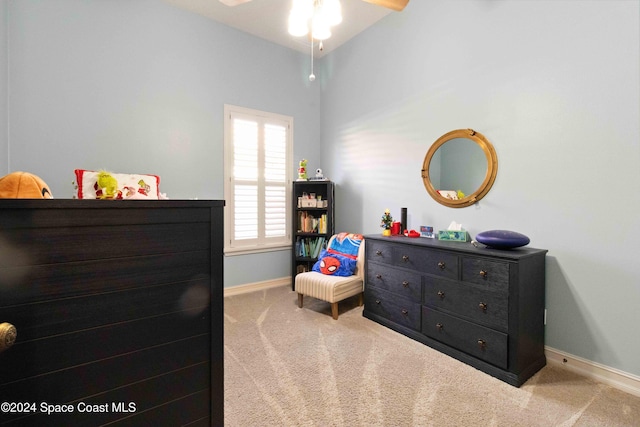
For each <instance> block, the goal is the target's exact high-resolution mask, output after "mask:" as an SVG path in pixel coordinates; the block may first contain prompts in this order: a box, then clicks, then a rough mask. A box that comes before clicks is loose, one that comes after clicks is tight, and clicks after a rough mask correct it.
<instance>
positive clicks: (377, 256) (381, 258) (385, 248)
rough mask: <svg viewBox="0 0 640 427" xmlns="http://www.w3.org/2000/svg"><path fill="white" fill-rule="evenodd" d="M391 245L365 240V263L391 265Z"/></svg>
mask: <svg viewBox="0 0 640 427" xmlns="http://www.w3.org/2000/svg"><path fill="white" fill-rule="evenodd" d="M391 248H392V245H391V244H389V243H386V242H378V241H376V240H367V244H366V245H365V248H364V250H365V254H366V258H367V261H372V262H380V263H385V264H391V253H392V249H391Z"/></svg>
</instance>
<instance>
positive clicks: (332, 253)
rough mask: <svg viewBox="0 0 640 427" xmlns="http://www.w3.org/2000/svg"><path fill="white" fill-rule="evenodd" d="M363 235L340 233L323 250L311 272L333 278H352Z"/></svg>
mask: <svg viewBox="0 0 640 427" xmlns="http://www.w3.org/2000/svg"><path fill="white" fill-rule="evenodd" d="M362 239H364V237H363V236H362V235H361V234H353V233H340V234H337V235H336V237H335V238H334V239H333V240H332V241H331V243H330V244H329V247H328V248H327V249H323V250H322V252H320V255H319V256H318V261H317V262H316V263H315V264H314V265H313V268H312V269H311V271H316V272H318V273H322V274H329V275H333V276H351V275H353V272H354V271H355V270H356V265H357V263H358V251H359V250H360V243H362Z"/></svg>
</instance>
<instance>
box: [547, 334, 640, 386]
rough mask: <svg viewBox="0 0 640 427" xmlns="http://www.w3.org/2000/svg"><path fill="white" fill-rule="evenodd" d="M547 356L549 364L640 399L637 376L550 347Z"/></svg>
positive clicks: (639, 381) (639, 380) (639, 379)
mask: <svg viewBox="0 0 640 427" xmlns="http://www.w3.org/2000/svg"><path fill="white" fill-rule="evenodd" d="M545 356H547V362H549V364H553V365H557V366H562V367H563V368H565V369H567V370H569V371H572V372H575V373H577V374H580V375H583V376H585V377H587V378H591V379H592V380H594V381H598V382H600V383H603V384H606V385H609V386H611V387H613V388H617V389H618V390H621V391H624V392H626V393H629V394H633V395H634V396H638V397H640V377H638V376H636V375H633V374H630V373H628V372H624V371H621V370H619V369H615V368H611V367H609V366H605V365H601V364H600V363H596V362H592V361H590V360H586V359H583V358H581V357H578V356H574V355H572V354H569V353H564V352H562V351H560V350H556V349H555V348H551V347H548V346H545Z"/></svg>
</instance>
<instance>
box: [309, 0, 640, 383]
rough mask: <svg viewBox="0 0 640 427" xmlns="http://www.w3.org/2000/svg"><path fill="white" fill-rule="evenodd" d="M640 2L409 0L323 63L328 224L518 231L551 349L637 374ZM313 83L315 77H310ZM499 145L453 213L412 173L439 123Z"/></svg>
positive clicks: (441, 129)
mask: <svg viewBox="0 0 640 427" xmlns="http://www.w3.org/2000/svg"><path fill="white" fill-rule="evenodd" d="M639 9H640V3H639V2H637V1H606V2H603V1H580V2H576V1H573V0H566V1H562V0H558V1H553V2H540V1H537V0H533V1H517V2H514V1H480V0H468V1H462V0H460V1H453V2H451V1H449V2H443V1H412V2H410V3H409V5H408V6H407V8H406V9H405V11H404V12H402V13H400V14H392V15H390V16H388V17H387V18H385V19H383V20H382V21H380V22H379V23H378V24H376V25H375V26H374V27H373V28H371V29H369V30H368V31H367V32H366V33H364V34H361V35H360V36H359V37H357V38H356V39H354V40H353V41H352V42H351V43H349V44H347V45H345V46H343V47H341V48H340V49H338V50H337V51H335V52H333V53H331V54H330V55H328V56H327V57H326V58H324V60H323V63H322V66H323V68H324V70H323V72H322V73H320V72H318V73H316V74H318V75H319V77H318V80H319V81H321V84H322V87H323V92H322V132H323V137H322V142H323V151H322V153H323V159H322V161H323V163H324V165H325V169H326V172H327V174H328V176H331V177H332V178H333V179H334V180H335V181H337V188H338V190H337V203H338V204H337V215H336V218H337V221H336V223H337V227H338V229H347V230H353V231H359V232H364V233H379V232H380V228H379V221H380V215H381V214H382V212H383V211H384V209H385V208H390V209H391V212H392V214H394V216H399V215H400V208H401V207H407V208H408V213H409V215H408V216H409V226H410V227H411V228H418V227H419V226H420V225H433V226H435V227H436V229H438V228H446V227H447V226H448V224H449V223H450V222H451V221H452V220H455V221H457V222H459V223H462V224H463V225H464V226H465V227H466V228H467V229H468V230H470V232H471V233H472V234H475V233H477V232H480V231H483V230H490V229H508V230H515V231H519V232H521V233H524V234H526V235H528V236H529V237H530V238H531V246H533V247H540V248H546V249H548V250H549V253H548V257H547V303H546V304H547V308H548V318H547V320H548V324H547V328H546V344H547V345H549V346H551V347H553V348H556V349H559V350H562V351H565V352H568V353H570V354H574V355H577V356H581V357H583V358H585V359H588V360H592V361H595V362H599V363H602V364H604V365H607V366H611V367H615V368H618V369H621V370H623V371H626V372H630V373H633V374H635V375H640V340H638V339H637V337H638V325H639V324H640V314H639V313H640V312H639V311H638V308H639V307H640V276H639V275H638V268H637V265H638V253H639V249H638V243H639V242H640V219H639V218H640V217H639V215H638V212H640V197H637V195H638V194H639V193H640V166H639V165H640V122H639V121H640V114H639V113H640V96H639V95H640V82H639V80H640V69H639V63H640V56H639V55H640V41H639V37H640V25H639V20H640V10H639ZM318 80H317V81H318ZM460 128H473V129H476V130H477V131H479V132H481V133H483V134H484V135H485V136H486V137H487V139H489V141H491V142H492V143H493V145H494V146H495V148H496V151H497V155H498V162H499V168H498V176H497V179H496V181H495V184H494V186H493V189H492V190H491V192H490V193H489V194H488V195H487V196H486V197H485V199H483V200H482V201H481V202H480V203H479V205H477V206H474V207H470V208H465V209H453V208H447V207H444V206H441V205H439V204H438V203H436V202H434V201H433V200H432V199H431V198H430V197H429V195H428V194H427V192H426V191H425V189H424V186H423V184H422V181H421V179H420V169H421V167H422V162H423V160H424V156H425V154H426V152H427V149H428V148H429V146H430V145H431V143H432V142H434V141H435V140H436V139H437V138H438V137H440V136H441V135H442V134H444V133H446V132H448V131H450V130H453V129H460Z"/></svg>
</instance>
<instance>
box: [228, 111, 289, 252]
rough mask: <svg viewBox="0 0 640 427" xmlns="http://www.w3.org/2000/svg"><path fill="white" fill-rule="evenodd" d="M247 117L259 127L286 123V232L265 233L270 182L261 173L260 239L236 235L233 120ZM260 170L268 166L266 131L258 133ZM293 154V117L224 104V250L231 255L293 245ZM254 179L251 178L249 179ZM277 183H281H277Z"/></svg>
mask: <svg viewBox="0 0 640 427" xmlns="http://www.w3.org/2000/svg"><path fill="white" fill-rule="evenodd" d="M236 118H239V119H245V120H250V121H256V122H257V123H258V127H259V129H263V127H264V125H266V124H277V125H283V126H285V127H286V137H285V138H286V153H285V162H284V165H285V166H284V167H285V169H286V170H285V182H284V187H285V234H284V236H277V237H266V236H265V234H266V233H265V216H264V213H265V203H264V195H265V188H266V186H267V184H270V185H274V183H267V182H266V180H265V176H264V174H260V173H258V174H257V176H258V178H257V180H255V181H254V183H255V184H257V186H258V236H257V238H256V239H235V238H234V236H235V204H234V201H235V196H234V189H235V185H236V182H245V183H246V182H247V181H236V179H235V177H234V176H233V173H234V171H233V169H234V166H233V165H234V163H233V160H234V140H233V138H234V135H233V121H234V119H236ZM258 140H259V142H258V144H259V148H258V159H259V166H258V169H259V170H258V172H260V171H261V167H262V166H264V146H263V134H262V132H259V135H258ZM292 158H293V117H290V116H284V115H280V114H275V113H269V112H265V111H259V110H253V109H249V108H244V107H238V106H234V105H227V104H225V106H224V181H225V185H224V198H225V215H224V232H225V239H224V240H225V244H224V251H225V254H227V255H242V254H248V253H259V252H267V251H277V250H284V249H291V223H292V220H291V209H292V208H291V197H292V196H291V191H292V190H291V185H292V184H291V182H292V179H293V178H292V177H293V171H292V167H291V165H292V160H291V159H292ZM249 182H251V181H249ZM275 185H280V183H276V184H275Z"/></svg>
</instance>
